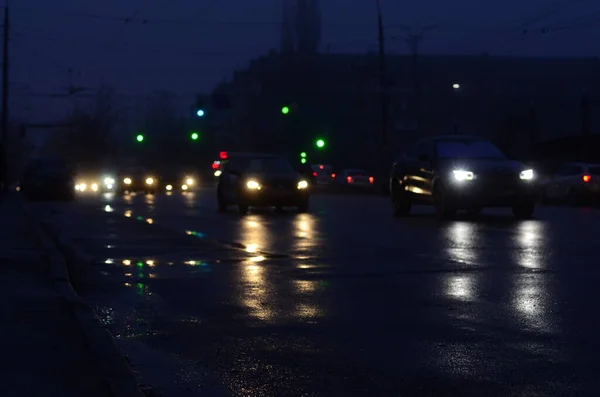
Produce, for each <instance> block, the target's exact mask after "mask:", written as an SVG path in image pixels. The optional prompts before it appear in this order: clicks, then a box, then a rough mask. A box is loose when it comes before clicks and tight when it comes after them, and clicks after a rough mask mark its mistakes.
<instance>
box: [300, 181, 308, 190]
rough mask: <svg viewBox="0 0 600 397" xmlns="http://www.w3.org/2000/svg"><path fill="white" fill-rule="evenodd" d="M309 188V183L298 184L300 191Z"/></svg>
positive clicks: (301, 182)
mask: <svg viewBox="0 0 600 397" xmlns="http://www.w3.org/2000/svg"><path fill="white" fill-rule="evenodd" d="M307 187H308V182H306V181H300V182H298V189H306V188H307Z"/></svg>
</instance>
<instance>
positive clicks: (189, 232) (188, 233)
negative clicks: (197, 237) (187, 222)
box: [185, 230, 194, 236]
mask: <svg viewBox="0 0 600 397" xmlns="http://www.w3.org/2000/svg"><path fill="white" fill-rule="evenodd" d="M185 234H187V235H188V236H192V235H193V234H194V232H192V231H191V230H186V231H185Z"/></svg>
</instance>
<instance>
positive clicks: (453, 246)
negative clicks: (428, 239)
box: [445, 222, 477, 265]
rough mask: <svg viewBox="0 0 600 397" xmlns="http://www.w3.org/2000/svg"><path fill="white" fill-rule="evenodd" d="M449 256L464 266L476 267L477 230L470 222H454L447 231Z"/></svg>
mask: <svg viewBox="0 0 600 397" xmlns="http://www.w3.org/2000/svg"><path fill="white" fill-rule="evenodd" d="M445 232H446V233H445V237H446V239H447V240H448V241H447V242H446V244H447V245H446V252H447V253H448V256H449V257H450V258H451V259H452V260H454V261H456V262H458V263H463V264H470V265H474V264H476V261H477V254H476V249H475V243H476V242H477V230H476V228H475V226H474V225H473V224H472V223H470V222H454V223H453V224H451V225H450V226H449V227H448V228H447V229H446V230H445Z"/></svg>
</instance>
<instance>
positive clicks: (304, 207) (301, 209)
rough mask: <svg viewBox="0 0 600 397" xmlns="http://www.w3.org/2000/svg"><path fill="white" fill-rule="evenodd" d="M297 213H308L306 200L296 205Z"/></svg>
mask: <svg viewBox="0 0 600 397" xmlns="http://www.w3.org/2000/svg"><path fill="white" fill-rule="evenodd" d="M298 212H300V213H305V212H308V200H307V201H305V202H303V203H301V204H300V205H298Z"/></svg>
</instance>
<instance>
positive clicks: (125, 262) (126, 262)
mask: <svg viewBox="0 0 600 397" xmlns="http://www.w3.org/2000/svg"><path fill="white" fill-rule="evenodd" d="M123 264H124V265H125V266H131V261H130V260H129V259H124V260H123Z"/></svg>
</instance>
